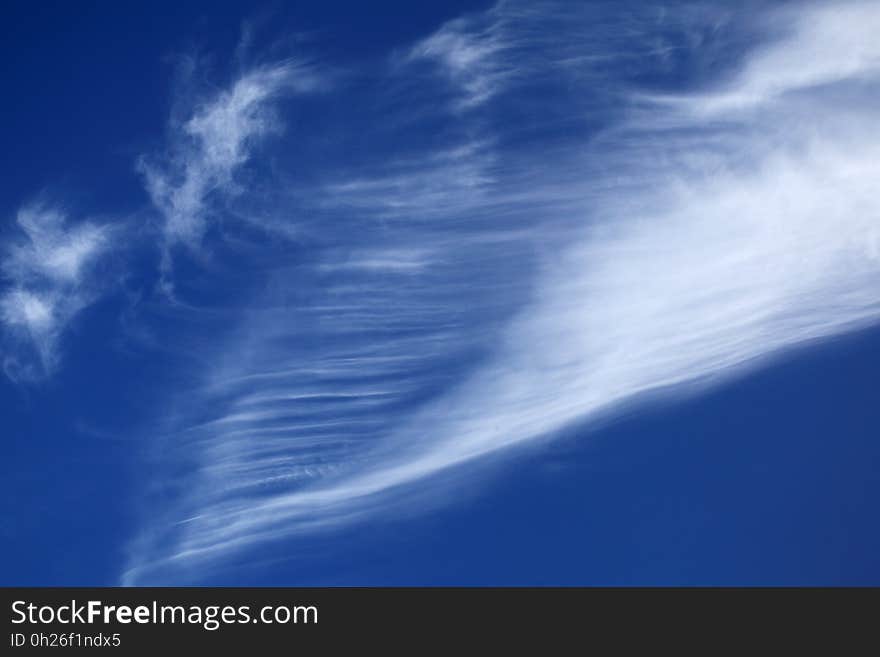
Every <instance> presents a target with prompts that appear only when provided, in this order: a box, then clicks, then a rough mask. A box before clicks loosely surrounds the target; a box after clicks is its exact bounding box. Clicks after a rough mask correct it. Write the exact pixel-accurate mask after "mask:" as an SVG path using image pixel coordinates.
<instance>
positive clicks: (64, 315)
mask: <svg viewBox="0 0 880 657" xmlns="http://www.w3.org/2000/svg"><path fill="white" fill-rule="evenodd" d="M17 223H18V226H19V228H20V229H21V231H22V233H23V239H22V240H21V241H20V242H19V243H13V244H12V245H11V246H9V247H8V249H7V252H6V255H5V258H4V259H3V262H2V270H3V274H4V278H5V279H6V282H7V289H6V291H5V292H4V293H3V295H2V297H0V318H2V320H3V323H4V324H5V325H6V333H7V338H8V340H7V342H8V345H7V348H6V349H5V353H4V369H5V371H6V374H7V375H8V376H10V377H11V378H13V379H39V378H42V377H44V376H46V375H48V374H51V372H52V371H53V369H54V368H55V366H56V364H57V362H58V359H59V354H58V341H59V339H60V337H61V335H62V334H63V332H64V329H65V328H66V326H67V325H68V323H69V322H70V321H71V320H72V319H73V317H74V316H75V315H76V314H77V313H78V312H79V311H80V310H82V309H83V308H84V307H85V306H87V305H89V304H90V303H92V302H93V301H94V299H95V297H96V295H97V289H98V285H97V284H96V283H95V282H94V281H93V280H92V279H91V276H90V271H89V269H90V267H91V266H92V265H94V263H95V262H96V261H97V260H98V258H99V257H100V256H101V255H102V254H103V253H104V252H105V251H106V250H107V248H108V247H109V246H110V229H109V228H108V227H106V226H97V225H95V224H92V223H90V222H80V223H79V224H75V225H69V223H68V221H67V218H66V216H65V214H64V213H63V212H62V211H61V210H59V209H57V208H53V207H50V206H47V205H46V204H42V203H37V204H33V205H29V206H25V207H23V208H22V209H21V210H20V211H19V213H18V217H17Z"/></svg>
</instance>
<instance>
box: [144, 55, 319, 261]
mask: <svg viewBox="0 0 880 657" xmlns="http://www.w3.org/2000/svg"><path fill="white" fill-rule="evenodd" d="M322 84H323V81H322V80H321V79H320V78H319V77H318V76H317V75H316V73H315V71H314V70H312V68H310V67H309V66H307V65H305V64H302V63H297V62H293V61H285V62H281V63H275V64H273V65H269V66H258V67H255V68H252V69H250V70H248V71H246V72H244V73H242V74H241V75H239V76H238V77H237V78H236V79H235V80H234V81H233V82H232V83H231V84H230V85H229V87H228V88H226V89H222V90H220V91H217V92H215V93H213V94H210V95H208V97H207V99H205V100H204V101H202V102H198V103H196V104H195V105H194V107H192V109H191V110H190V111H188V112H184V113H183V118H178V117H174V119H173V121H172V123H171V125H170V135H169V140H168V145H167V149H166V150H165V151H164V152H160V153H158V154H155V155H152V156H145V157H143V158H141V160H140V161H139V169H140V171H141V173H142V174H143V176H144V181H145V185H146V189H147V191H148V193H149V195H150V198H151V200H152V202H153V204H154V206H155V207H156V209H157V210H158V211H159V212H160V214H161V216H162V220H163V223H162V239H163V269H167V268H169V267H170V255H169V250H170V249H171V248H172V247H174V246H176V245H184V246H186V247H189V248H190V249H192V250H198V248H199V247H200V246H201V244H202V240H203V238H204V236H205V233H206V231H207V230H208V228H209V226H210V222H211V217H212V216H215V215H216V214H217V213H219V212H221V210H222V206H223V203H224V201H226V200H228V199H229V198H231V197H234V196H235V195H236V194H238V193H239V191H240V188H239V186H238V185H237V183H236V180H235V175H236V173H237V172H238V171H239V170H240V169H241V168H242V167H244V166H245V165H246V164H247V162H248V160H249V159H250V158H251V156H252V153H253V151H254V149H255V148H256V146H257V145H258V144H259V143H260V142H261V140H263V139H265V138H266V137H268V136H270V135H272V134H277V133H279V132H280V131H281V130H282V128H283V126H282V122H281V120H280V119H279V117H278V114H277V112H276V111H275V104H276V103H277V102H278V101H279V100H280V98H282V97H283V96H285V95H292V94H301V93H309V92H312V91H315V90H316V89H318V88H320V87H321V86H322Z"/></svg>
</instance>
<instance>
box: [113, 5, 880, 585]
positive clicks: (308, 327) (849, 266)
mask: <svg viewBox="0 0 880 657" xmlns="http://www.w3.org/2000/svg"><path fill="white" fill-rule="evenodd" d="M571 7H572V5H571V3H514V2H505V3H501V4H499V5H498V6H496V7H495V8H493V9H491V10H489V11H488V12H486V13H484V14H480V15H474V16H470V17H465V18H464V19H460V20H458V21H454V22H452V23H449V24H447V25H446V26H443V27H441V28H440V31H439V32H438V33H437V34H436V35H435V37H437V38H435V37H430V38H429V39H428V40H427V41H423V42H420V43H419V44H416V45H415V46H414V49H413V53H415V55H414V57H416V58H420V57H427V58H433V59H435V60H437V61H439V62H440V63H441V64H442V66H443V67H446V68H445V70H444V69H441V71H440V74H441V76H450V75H451V79H453V81H455V82H456V83H458V84H459V85H460V87H461V89H462V92H463V94H464V98H465V99H466V100H465V101H464V105H461V104H458V105H454V106H453V107H452V112H451V116H453V117H454V120H456V121H465V120H467V117H463V112H462V111H461V110H462V109H463V108H464V107H466V106H470V107H476V106H478V105H479V106H483V107H485V108H486V109H490V105H493V104H494V103H498V104H500V105H502V106H503V107H502V109H505V108H506V109H509V107H508V106H505V105H504V104H503V102H502V101H503V100H505V99H506V98H507V96H506V95H505V94H507V93H508V92H510V93H511V94H513V93H514V92H516V94H518V95H515V97H511V99H510V101H511V103H512V104H513V105H515V106H516V107H517V108H521V107H522V106H524V105H526V104H527V103H529V101H530V100H531V99H532V98H533V97H534V96H535V95H536V94H537V91H536V90H540V92H541V94H542V96H541V98H542V103H540V104H539V109H540V110H541V111H538V112H535V113H533V114H527V115H526V116H527V118H526V119H525V120H523V124H522V125H521V124H519V123H516V119H512V118H511V117H510V114H505V118H504V120H499V121H498V122H497V124H495V123H493V122H492V121H491V120H489V119H488V118H486V117H483V118H484V119H485V120H482V122H478V123H476V124H474V123H468V124H467V126H468V129H469V130H471V129H474V130H476V129H477V128H479V129H480V130H482V132H479V133H478V135H477V137H474V138H473V140H472V141H471V142H468V143H471V144H491V150H489V147H488V146H486V147H480V148H464V149H463V150H462V149H453V150H452V151H449V152H456V153H458V157H446V158H444V157H439V159H438V152H437V151H430V152H426V153H424V154H423V157H422V158H421V159H417V160H415V161H411V163H410V164H409V165H408V166H405V167H400V168H395V166H394V165H393V164H392V165H391V166H388V163H387V162H383V163H382V166H377V167H376V169H375V171H374V173H373V175H372V176H356V177H353V178H351V179H349V180H345V181H342V182H337V183H334V185H331V186H330V190H331V192H332V197H331V198H332V199H333V200H335V202H336V203H337V207H338V208H339V209H340V213H339V214H338V215H335V216H334V219H336V223H328V224H327V226H326V230H327V231H328V232H332V233H333V236H334V239H333V240H332V246H333V248H332V249H327V250H321V249H320V248H317V247H316V253H315V254H313V260H312V266H311V267H304V266H297V267H295V268H294V266H293V265H292V264H290V263H288V266H284V265H283V264H282V265H279V266H278V268H277V270H276V271H275V273H274V274H273V276H272V280H271V283H270V284H269V285H268V286H267V288H268V291H267V292H266V296H265V297H264V298H262V299H261V300H260V301H259V302H255V303H253V304H252V305H250V306H249V307H248V309H247V317H248V319H247V320H246V321H244V322H243V326H242V330H241V332H240V333H238V334H236V335H235V336H234V337H233V338H231V339H230V345H226V346H225V347H224V348H223V349H221V350H220V351H221V353H223V354H224V358H223V359H222V362H221V363H219V364H218V365H217V366H216V367H215V368H212V369H211V370H210V372H208V373H206V376H205V385H204V386H203V388H202V389H200V390H198V391H196V392H191V393H190V395H189V397H188V399H189V400H190V401H191V402H192V404H191V405H192V406H193V407H195V408H196V409H197V410H196V411H195V412H192V413H187V414H184V415H183V416H182V417H181V418H179V421H178V423H177V428H176V429H175V430H173V431H171V432H169V435H170V438H169V444H173V445H174V446H175V448H176V449H178V450H179V454H184V455H185V456H186V458H187V459H188V462H189V463H191V464H192V467H191V469H190V470H189V471H187V472H186V473H185V474H184V475H183V476H182V477H180V489H179V490H178V491H177V496H176V500H175V502H174V503H173V504H171V505H170V506H169V507H167V508H166V509H165V510H166V513H165V514H163V515H162V516H161V517H159V518H156V517H155V516H153V517H151V519H150V520H149V521H148V522H147V523H145V529H144V532H143V534H142V536H141V540H140V541H138V542H137V545H136V548H135V549H134V550H133V554H132V560H131V564H130V569H129V570H128V571H127V573H126V574H125V575H124V577H123V579H124V581H125V582H126V583H143V582H164V581H175V582H179V581H180V580H181V579H190V580H199V579H201V578H204V577H206V573H208V572H209V571H210V568H211V567H212V566H216V565H222V564H227V565H228V563H230V562H231V561H234V560H235V558H236V557H237V555H242V554H244V555H246V554H247V552H248V550H249V549H254V548H256V547H258V546H260V547H265V546H266V545H267V544H269V543H271V542H272V541H275V540H278V539H281V538H285V539H288V540H291V541H293V540H295V539H297V538H301V537H303V536H305V535H308V534H309V533H311V532H314V531H318V530H332V529H335V528H338V527H340V526H343V525H345V524H346V523H349V522H351V521H353V520H354V519H357V518H361V517H363V516H364V515H366V514H370V513H381V512H382V511H383V510H385V509H387V508H388V507H389V505H390V504H392V503H395V502H398V501H399V500H400V499H401V498H402V497H404V496H405V494H413V493H414V491H418V490H420V489H422V488H424V487H426V486H427V485H428V484H427V482H428V481H429V478H430V477H431V476H432V475H436V474H438V473H440V472H443V471H445V470H448V469H449V468H451V467H452V466H455V465H460V464H463V463H466V462H470V461H473V460H475V459H478V458H481V457H488V456H489V455H493V454H497V453H499V450H501V449H503V448H509V447H511V446H514V445H521V444H526V443H528V442H529V441H532V440H534V439H536V438H539V437H544V436H549V435H553V434H554V433H555V432H558V431H560V430H562V429H564V428H566V427H569V426H572V425H578V426H581V425H588V424H589V423H590V422H593V421H595V420H596V419H597V418H599V417H602V416H604V415H605V414H607V413H612V412H615V411H618V410H620V409H621V408H623V407H625V406H626V405H629V404H635V403H637V402H639V401H640V400H643V399H645V398H646V397H648V396H651V397H657V396H663V395H681V394H686V393H687V394H691V393H693V392H694V391H695V390H698V389H700V388H701V387H703V386H705V385H709V384H717V383H718V382H719V381H723V380H725V379H726V378H728V377H730V376H735V375H738V374H740V373H742V372H744V371H747V370H748V369H749V368H752V367H755V366H756V365H757V364H759V363H764V362H767V361H768V360H769V359H771V358H774V357H778V356H779V355H780V354H784V353H786V352H788V351H790V350H792V349H795V348H798V347H802V346H803V345H805V344H808V343H811V342H814V341H817V340H821V339H827V338H829V337H831V336H834V335H838V334H840V333H842V332H845V331H850V330H854V329H857V328H859V327H863V326H866V325H868V324H872V323H876V322H877V321H878V320H880V294H878V290H880V252H878V231H880V205H878V203H877V200H876V194H875V192H874V188H875V186H876V180H877V178H878V175H880V169H878V162H880V146H878V143H877V140H876V138H875V135H876V134H877V130H878V128H880V120H878V118H877V115H876V111H875V109H874V108H875V107H876V101H877V96H878V93H880V74H878V69H877V68H876V67H875V65H874V59H873V57H874V56H873V54H872V53H873V50H872V48H873V46H871V45H870V43H869V42H868V41H866V40H865V39H863V38H862V36H863V35H864V34H865V32H864V31H863V28H862V26H864V25H873V24H874V23H875V22H876V21H877V20H878V19H880V10H878V9H877V7H876V6H874V5H871V4H868V3H858V2H853V3H847V4H845V5H840V4H839V3H835V4H834V5H831V4H826V3H816V4H810V5H787V6H785V7H783V8H782V9H781V10H780V9H778V8H775V7H771V6H768V5H764V4H760V3H757V4H755V5H754V6H751V7H750V9H749V11H748V12H747V13H745V12H744V13H739V14H738V13H736V12H723V13H721V12H719V11H718V10H717V9H716V8H715V7H714V6H711V5H702V4H700V3H681V4H679V5H676V6H675V7H673V8H667V10H664V11H662V12H661V11H659V10H658V9H657V8H656V7H655V6H651V4H650V3H646V4H645V5H644V6H642V5H639V6H638V11H620V10H618V9H615V4H614V3H607V4H602V3H600V4H597V5H596V6H595V7H591V8H589V9H572V8H571ZM838 8H842V9H841V11H840V13H839V14H836V13H835V18H834V20H830V19H829V20H828V21H824V22H823V20H822V19H823V17H828V13H827V12H831V11H832V10H833V11H834V12H836V11H837V10H838ZM855 23H858V25H855ZM548 24H553V25H556V26H557V27H559V28H560V29H559V30H556V31H552V30H551V31H548V30H547V29H546V27H547V25H548ZM847 34H852V35H854V38H855V43H854V46H853V48H852V49H850V48H848V47H847V37H846V36H845V35H847ZM437 35H440V36H439V37H438V36H437ZM590 35H592V36H593V37H594V38H586V37H587V36H590ZM842 35H844V36H842ZM432 39H433V40H432ZM471 39H476V45H475V44H474V42H472V40H471ZM786 53H798V60H799V64H800V65H799V66H792V65H791V61H790V59H789V57H788V55H787V54H786ZM725 55H726V57H725ZM719 62H723V65H721V64H719ZM853 62H855V63H853ZM410 73H411V71H410V70H409V69H407V68H406V67H404V68H403V69H398V71H397V74H398V75H409V74H410ZM664 75H666V76H667V77H666V78H664ZM664 80H665V84H661V83H663V82H664ZM658 87H661V88H662V91H663V93H659V92H658V90H657V88H658ZM829 87H833V93H828V88H829ZM432 90H433V89H432ZM744 98H746V99H749V101H748V102H747V103H743V102H741V101H742V99H744ZM731 99H735V102H733V101H731ZM490 101H492V102H490ZM585 108H589V109H590V110H591V111H592V112H594V114H593V115H585V113H584V109H585ZM489 116H491V115H489ZM511 122H513V124H515V125H513V126H512V125H511ZM487 124H488V126H489V127H486V125H487ZM536 124H540V125H539V127H542V128H543V127H547V126H551V127H552V126H558V125H560V124H561V125H563V126H564V127H565V131H564V133H565V138H564V139H562V138H560V137H559V136H558V133H556V132H553V131H552V130H547V131H546V132H542V131H541V130H540V129H536ZM597 126H598V127H597ZM548 133H550V134H551V135H552V138H551V137H548ZM469 134H471V133H469ZM511 134H513V135H514V137H512V138H511V137H509V136H508V135H511ZM524 135H525V136H524ZM456 172H470V174H469V175H470V178H471V179H472V180H474V181H476V183H475V185H474V186H473V190H475V192H474V193H466V192H465V190H463V189H462V187H461V186H460V181H461V179H462V176H458V175H456ZM463 177H464V178H467V176H463ZM325 191H326V187H322V188H321V189H320V190H317V191H316V193H317V194H324V193H325ZM320 200H321V203H323V204H325V205H332V201H331V200H330V198H327V197H325V196H320ZM352 217H353V218H352ZM340 233H341V236H340ZM328 241H329V240H328ZM346 254H348V255H347V256H346ZM346 264H351V265H352V266H346ZM294 273H295V275H296V278H295V280H296V282H297V286H296V287H295V289H293V287H294V286H291V284H290V281H291V280H293V278H292V277H293V275H294ZM302 290H308V291H309V293H308V294H305V293H303V292H302ZM175 472H176V473H179V470H175ZM433 490H434V489H432V491H433ZM286 551H289V550H286ZM245 558H246V557H245Z"/></svg>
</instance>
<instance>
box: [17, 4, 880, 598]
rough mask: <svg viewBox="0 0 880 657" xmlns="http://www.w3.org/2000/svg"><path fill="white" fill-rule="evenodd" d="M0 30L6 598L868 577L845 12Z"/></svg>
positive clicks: (529, 9)
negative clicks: (124, 591)
mask: <svg viewBox="0 0 880 657" xmlns="http://www.w3.org/2000/svg"><path fill="white" fill-rule="evenodd" d="M11 6H12V10H11V11H10V12H8V15H7V19H6V20H5V21H4V23H3V25H2V27H0V29H2V31H3V38H2V39H0V48H2V51H3V52H2V59H0V61H2V67H3V76H4V82H5V88H6V90H7V94H6V97H7V102H5V103H3V105H2V109H0V112H2V115H3V120H2V121H0V130H2V131H3V136H2V143H3V144H4V146H5V151H6V155H7V156H6V158H5V161H6V163H7V164H6V166H5V167H4V176H3V179H2V181H0V213H2V214H0V216H2V229H0V278H2V280H0V357H2V365H3V372H2V376H0V409H2V417H3V442H2V445H3V452H2V453H3V458H2V460H0V486H2V498H0V499H2V500H3V508H2V514H3V515H2V517H3V519H4V521H3V524H2V533H3V541H2V546H3V547H2V553H0V557H2V559H0V564H2V566H0V569H2V570H0V573H2V577H0V581H2V583H3V584H34V585H36V584H40V585H52V584H56V585H60V584H68V585H75V584H82V585H85V584H95V585H101V584H108V585H111V584H126V585H148V584H183V585H190V584H236V585H247V584H251V585H382V584H398V585H400V584H403V585H412V584H432V585H433V584H464V585H468V584H474V585H486V584H500V585H503V584H536V585H545V584H563V585H566V584H616V585H634V584H736V585H742V584H745V585H749V584H877V583H880V562H878V560H877V558H876V554H878V553H880V528H878V524H877V522H876V507H877V502H878V499H880V480H878V478H877V476H876V470H877V468H876V466H877V463H878V461H880V445H878V444H877V440H876V430H875V428H874V427H876V426H877V423H878V420H880V408H878V406H880V405H878V404H877V403H876V386H875V385H874V384H875V382H876V375H875V372H876V371H877V368H878V365H880V358H878V355H877V354H878V353H880V352H878V347H880V333H878V331H877V329H876V328H874V327H875V325H876V324H877V320H878V318H880V295H878V292H877V290H878V289H880V286H878V283H880V208H878V205H877V200H876V193H875V187H876V179H877V175H878V174H880V171H878V164H877V163H878V162H880V157H878V156H880V152H878V151H880V143H878V142H877V139H876V134H877V128H878V127H880V126H878V125H877V124H878V122H880V117H878V116H877V112H876V101H877V96H878V91H880V63H878V62H880V46H877V44H876V40H875V38H874V36H873V35H874V34H876V31H877V29H878V28H880V11H878V9H877V7H876V6H874V5H872V4H871V3H868V2H858V1H852V2H845V3H840V2H835V3H830V2H813V3H763V2H750V3H747V4H746V5H738V6H737V7H733V6H732V5H731V6H723V5H721V4H719V3H701V2H669V3H656V2H650V3H649V2H630V3H621V2H586V3H563V2H553V1H547V2H500V3H497V4H492V3H437V5H436V6H434V7H417V6H414V4H413V3H378V4H376V3H373V4H370V5H369V6H367V5H364V4H363V3H340V2H324V3H302V4H295V5H278V4H276V5H271V4H270V5H266V6H264V7H257V8H255V7H254V6H253V5H252V3H169V4H168V5H167V6H163V5H162V4H161V3H159V4H152V5H150V6H149V7H147V6H143V7H141V8H131V7H127V6H122V5H120V4H119V3H93V4H91V5H90V6H89V7H88V8H80V7H72V6H71V7H67V6H66V5H65V6H52V7H49V6H47V8H45V10H44V11H39V12H37V11H35V10H34V8H33V6H32V5H30V6H29V5H28V4H26V3H17V4H16V3H13V5H11Z"/></svg>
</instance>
